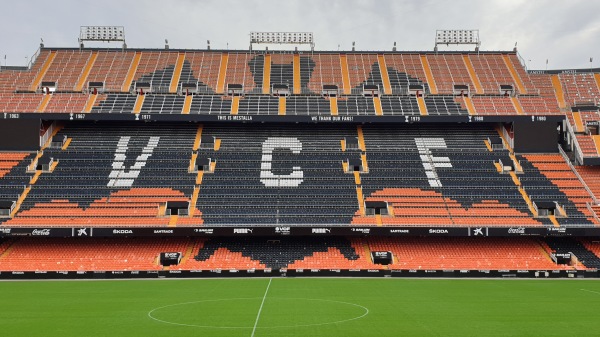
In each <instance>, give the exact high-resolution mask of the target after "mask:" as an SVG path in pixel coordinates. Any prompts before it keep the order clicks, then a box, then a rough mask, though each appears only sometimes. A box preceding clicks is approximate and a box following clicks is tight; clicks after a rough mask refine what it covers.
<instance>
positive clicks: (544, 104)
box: [519, 74, 561, 114]
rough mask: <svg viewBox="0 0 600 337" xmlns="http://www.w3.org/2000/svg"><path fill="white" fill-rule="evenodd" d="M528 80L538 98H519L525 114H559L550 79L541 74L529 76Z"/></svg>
mask: <svg viewBox="0 0 600 337" xmlns="http://www.w3.org/2000/svg"><path fill="white" fill-rule="evenodd" d="M529 78H530V80H531V82H532V84H533V85H534V86H535V90H536V91H537V92H538V93H539V95H540V97H535V96H520V97H519V101H520V102H521V105H522V106H523V109H524V110H525V112H526V113H527V114H535V113H545V114H560V113H561V112H560V108H559V106H558V101H557V100H556V93H555V91H554V87H553V86H552V78H551V77H550V76H548V75H543V74H529Z"/></svg>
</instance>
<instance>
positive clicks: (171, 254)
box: [165, 253, 179, 259]
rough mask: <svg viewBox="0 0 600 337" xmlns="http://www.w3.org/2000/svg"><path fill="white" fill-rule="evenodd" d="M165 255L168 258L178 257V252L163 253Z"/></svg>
mask: <svg viewBox="0 0 600 337" xmlns="http://www.w3.org/2000/svg"><path fill="white" fill-rule="evenodd" d="M165 257H166V258H169V259H176V258H179V253H165Z"/></svg>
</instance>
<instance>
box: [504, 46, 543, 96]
mask: <svg viewBox="0 0 600 337" xmlns="http://www.w3.org/2000/svg"><path fill="white" fill-rule="evenodd" d="M506 56H507V58H508V61H510V63H512V66H513V68H514V69H515V71H516V73H517V75H518V78H519V80H521V83H522V84H523V87H524V89H525V92H520V94H528V95H539V94H540V92H539V90H538V89H537V88H536V87H535V84H534V83H533V81H532V80H531V78H530V77H529V74H528V73H527V71H525V67H524V65H523V64H522V63H521V61H520V60H519V57H518V56H517V54H508V55H506Z"/></svg>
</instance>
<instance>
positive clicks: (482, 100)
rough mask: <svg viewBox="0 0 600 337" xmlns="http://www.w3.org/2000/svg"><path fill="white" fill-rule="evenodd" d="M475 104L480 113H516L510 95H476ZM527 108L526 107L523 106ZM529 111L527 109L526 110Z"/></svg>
mask: <svg viewBox="0 0 600 337" xmlns="http://www.w3.org/2000/svg"><path fill="white" fill-rule="evenodd" d="M472 99H473V105H474V106H475V111H477V114H478V115H516V114H517V110H516V109H515V105H514V104H513V102H512V101H511V100H510V97H504V96H474V97H473V98H472ZM523 108H525V107H523ZM525 111H527V110H525Z"/></svg>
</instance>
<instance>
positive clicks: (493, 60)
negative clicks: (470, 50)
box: [469, 54, 516, 95]
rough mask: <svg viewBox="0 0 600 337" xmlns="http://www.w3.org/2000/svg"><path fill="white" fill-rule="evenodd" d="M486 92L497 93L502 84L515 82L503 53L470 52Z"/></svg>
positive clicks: (470, 57) (488, 93)
mask: <svg viewBox="0 0 600 337" xmlns="http://www.w3.org/2000/svg"><path fill="white" fill-rule="evenodd" d="M469 59H470V60H471V63H472V64H473V68H474V69H475V73H476V74H477V77H479V81H480V82H481V87H482V89H483V92H484V94H487V95H497V94H499V93H500V85H501V84H512V85H513V86H515V87H516V85H515V84H514V81H513V78H512V76H511V74H510V71H509V70H508V68H507V67H506V64H505V63H504V60H503V59H502V55H501V54H469Z"/></svg>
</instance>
